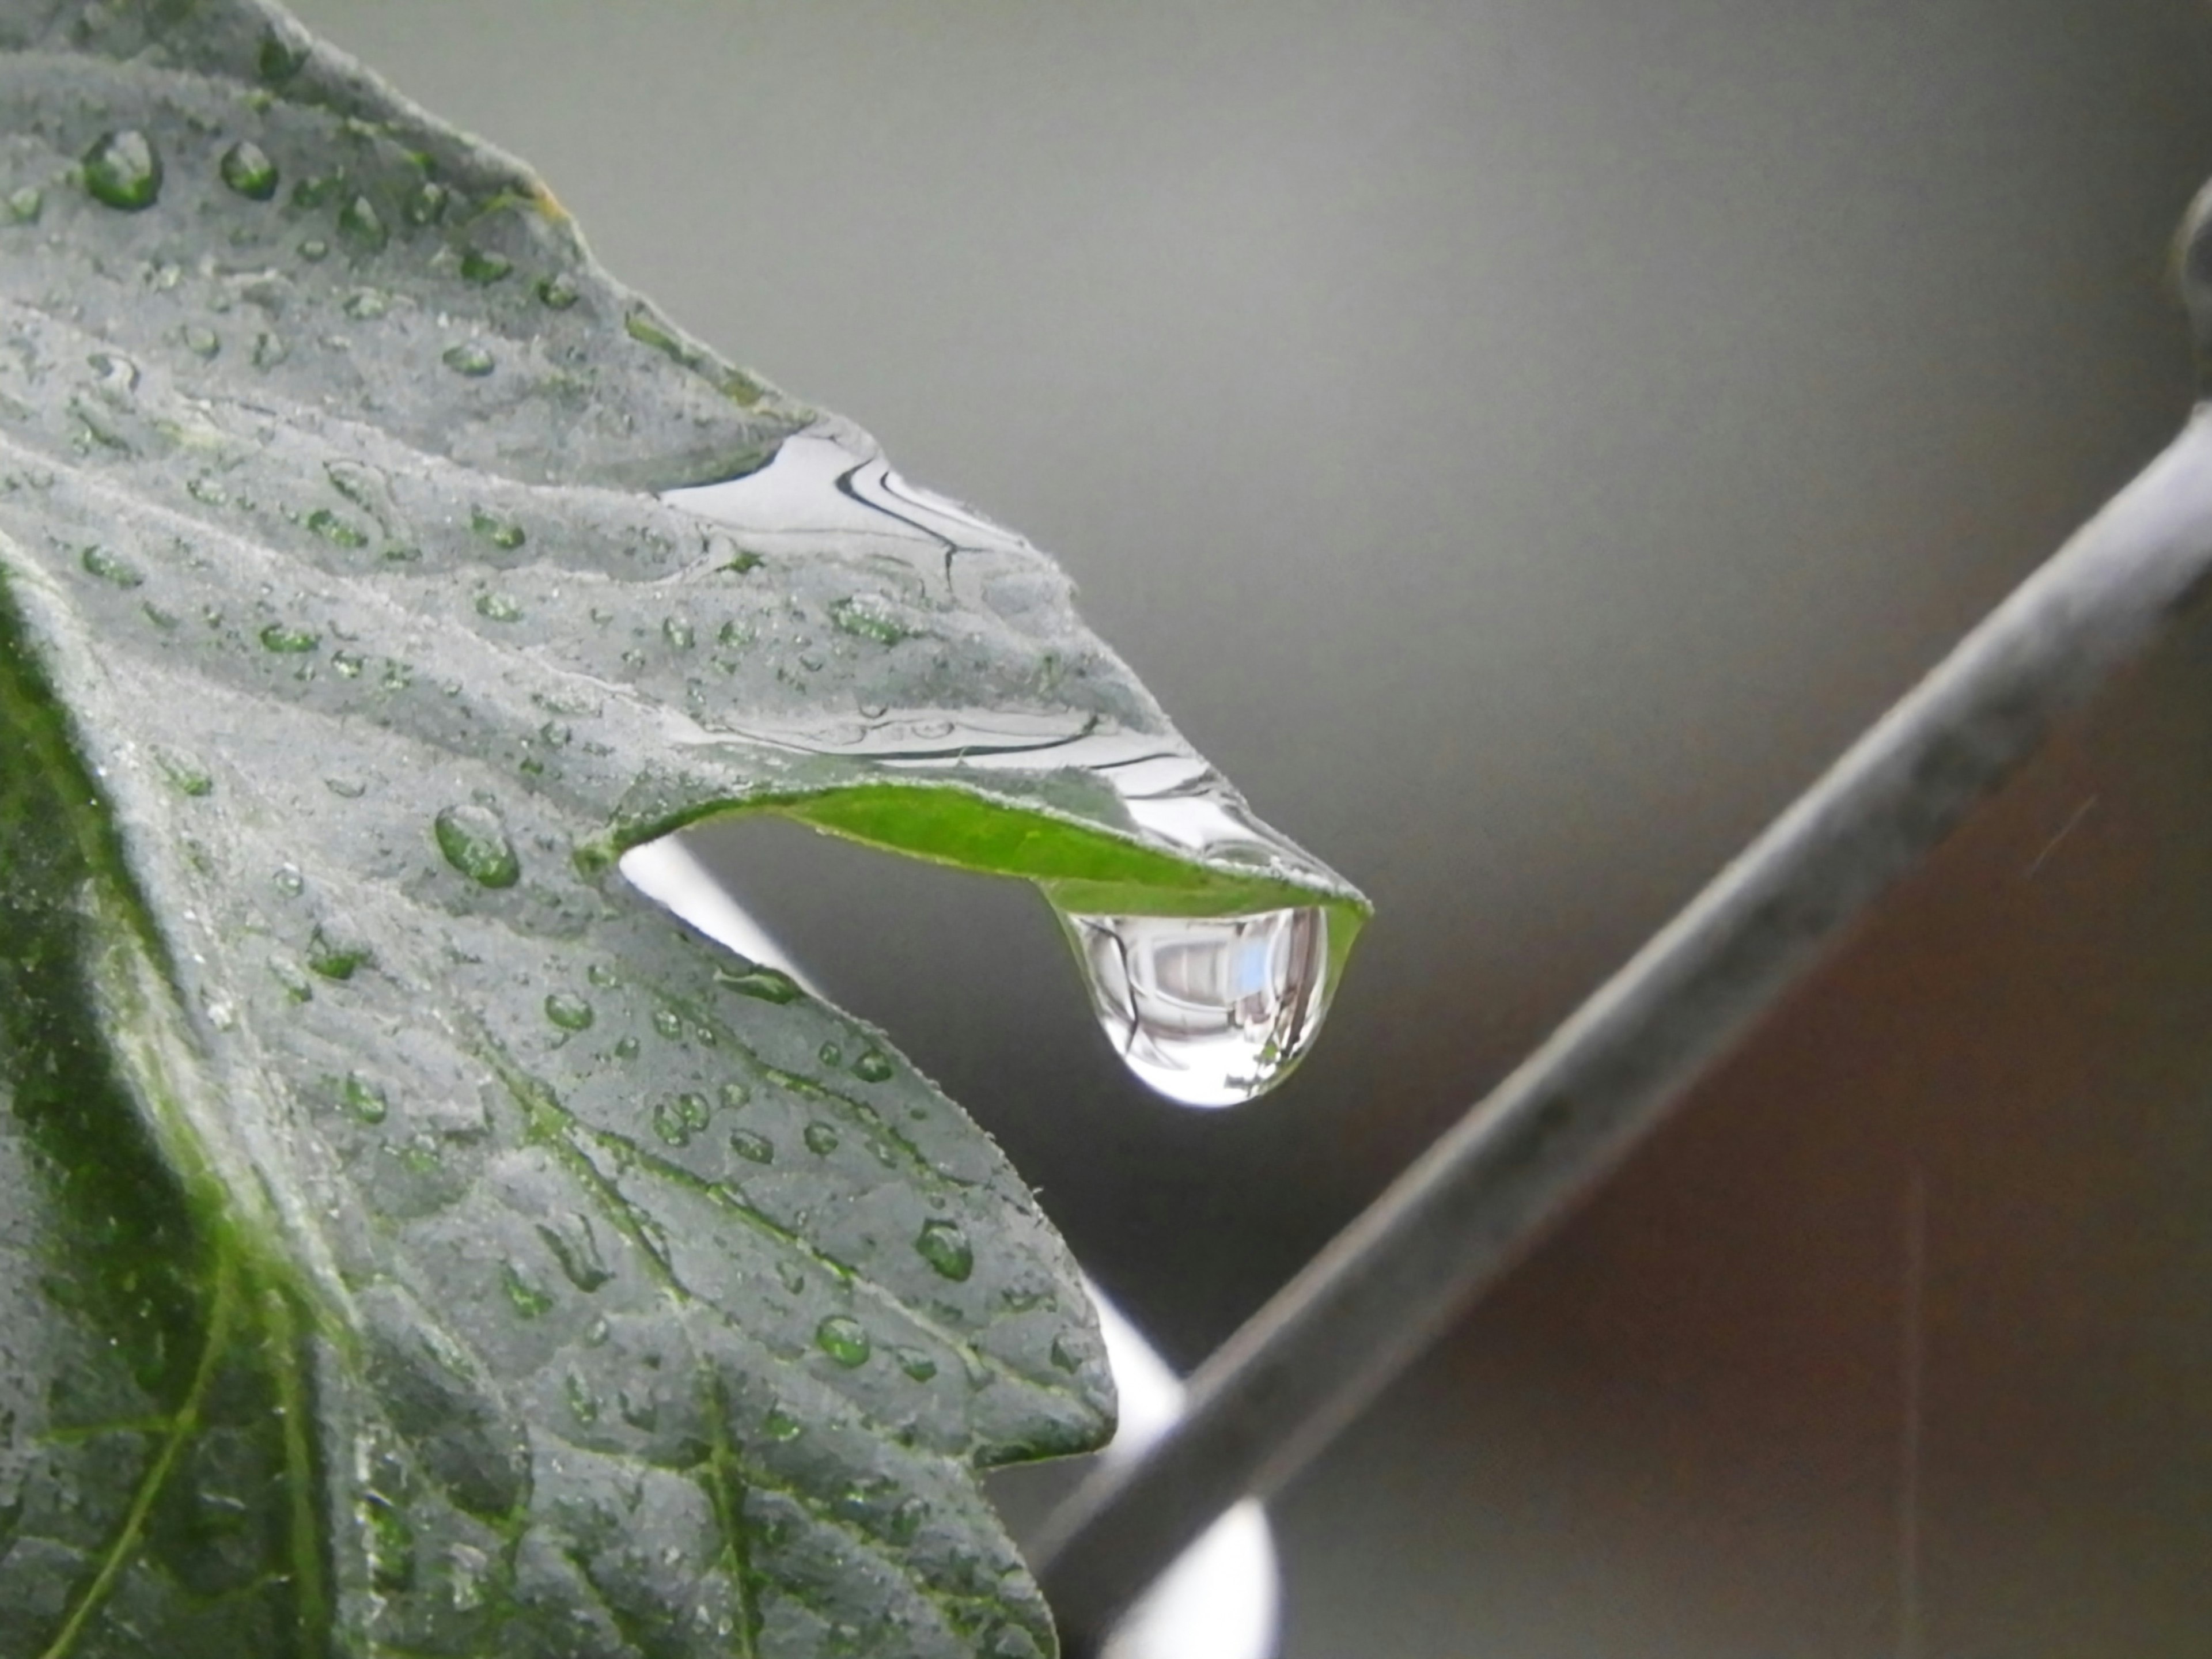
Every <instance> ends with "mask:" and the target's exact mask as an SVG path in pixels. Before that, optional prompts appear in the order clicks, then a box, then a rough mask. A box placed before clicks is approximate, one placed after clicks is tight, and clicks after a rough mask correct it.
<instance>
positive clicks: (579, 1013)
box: [545, 991, 596, 1031]
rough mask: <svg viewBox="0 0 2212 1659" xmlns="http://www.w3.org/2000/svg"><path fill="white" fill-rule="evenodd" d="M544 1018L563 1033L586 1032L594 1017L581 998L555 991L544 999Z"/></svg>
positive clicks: (588, 1006) (587, 1004) (588, 1004)
mask: <svg viewBox="0 0 2212 1659" xmlns="http://www.w3.org/2000/svg"><path fill="white" fill-rule="evenodd" d="M545 1018H548V1019H550V1020H551V1021H552V1022H553V1023H554V1024H556V1025H557V1026H559V1027H560V1028H561V1029H562V1030H564V1031H588V1030H591V1029H592V1019H593V1018H596V1016H594V1014H593V1013H592V1005H591V1004H590V1003H588V1002H586V1001H585V1000H584V999H583V998H581V997H580V996H573V995H571V994H568V992H566V991H555V992H553V993H552V994H550V995H549V996H548V997H547V998H546V999H545Z"/></svg>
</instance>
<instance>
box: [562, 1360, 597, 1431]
mask: <svg viewBox="0 0 2212 1659" xmlns="http://www.w3.org/2000/svg"><path fill="white" fill-rule="evenodd" d="M561 1391H562V1394H563V1395H565V1396H566V1397H567V1399H568V1410H569V1413H570V1414H571V1415H573V1416H574V1418H575V1419H576V1420H577V1421H578V1422H579V1423H583V1424H586V1425H588V1424H592V1423H596V1422H598V1421H599V1395H596V1394H593V1393H592V1385H591V1384H590V1383H586V1382H585V1381H584V1379H583V1378H582V1377H580V1376H577V1375H576V1373H575V1372H574V1371H570V1372H569V1373H568V1380H567V1381H566V1382H564V1383H562V1385H561Z"/></svg>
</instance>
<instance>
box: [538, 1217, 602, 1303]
mask: <svg viewBox="0 0 2212 1659" xmlns="http://www.w3.org/2000/svg"><path fill="white" fill-rule="evenodd" d="M572 1219H573V1222H574V1225H572V1226H571V1227H570V1228H568V1230H567V1231H560V1230H557V1229H555V1228H552V1227H548V1226H546V1225H544V1224H543V1223H540V1224H539V1225H538V1237H540V1238H542V1239H544V1241H545V1248H546V1249H549V1250H550V1251H552V1252H553V1259H554V1260H555V1261H557V1262H559V1263H560V1264H561V1271H562V1273H565V1274H566V1275H567V1276H568V1282H569V1283H570V1284H571V1285H574V1286H575V1287H576V1288H577V1289H578V1290H580V1291H583V1292H585V1293H586V1295H589V1294H590V1293H591V1292H592V1291H596V1290H598V1289H599V1287H600V1286H601V1285H605V1283H606V1282H607V1281H608V1280H609V1279H612V1278H613V1277H614V1276H615V1275H614V1270H613V1269H612V1268H611V1267H608V1266H607V1264H606V1261H605V1258H604V1257H602V1256H601V1255H600V1254H599V1235H598V1233H596V1232H595V1231H592V1222H591V1218H590V1217H588V1216H581V1215H580V1216H576V1217H574V1218H572Z"/></svg>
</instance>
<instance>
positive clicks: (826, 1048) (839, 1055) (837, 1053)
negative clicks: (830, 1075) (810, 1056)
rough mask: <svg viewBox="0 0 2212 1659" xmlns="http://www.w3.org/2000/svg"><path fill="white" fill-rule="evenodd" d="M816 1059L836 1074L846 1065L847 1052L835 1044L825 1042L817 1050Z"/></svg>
mask: <svg viewBox="0 0 2212 1659" xmlns="http://www.w3.org/2000/svg"><path fill="white" fill-rule="evenodd" d="M815 1058H816V1059H817V1060H820V1061H821V1062H822V1063H823V1065H824V1066H828V1067H829V1069H830V1070H831V1071H833V1072H834V1071H835V1070H836V1069H837V1067H839V1066H842V1065H843V1064H844V1063H845V1051H844V1050H843V1049H842V1048H839V1047H838V1046H837V1045H836V1043H834V1042H825V1043H823V1045H822V1046H821V1047H820V1048H817V1049H816V1050H815Z"/></svg>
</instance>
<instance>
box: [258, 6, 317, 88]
mask: <svg viewBox="0 0 2212 1659" xmlns="http://www.w3.org/2000/svg"><path fill="white" fill-rule="evenodd" d="M287 21H289V19H288V20H287ZM295 27H296V26H295ZM307 50H308V48H307V42H306V41H305V40H287V39H286V38H285V37H284V36H283V35H282V34H279V33H277V32H276V30H275V29H273V28H272V29H270V31H269V33H266V34H264V35H263V36H262V37H261V53H260V56H259V57H258V58H257V59H256V60H255V67H256V68H257V69H258V70H259V71H260V74H261V78H262V79H263V80H264V81H265V82H268V83H269V84H270V86H272V87H281V86H283V84H284V83H285V82H287V81H289V80H290V79H291V78H292V77H293V76H295V75H297V74H298V73H299V72H300V71H301V69H303V68H304V67H306V64H307Z"/></svg>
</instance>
